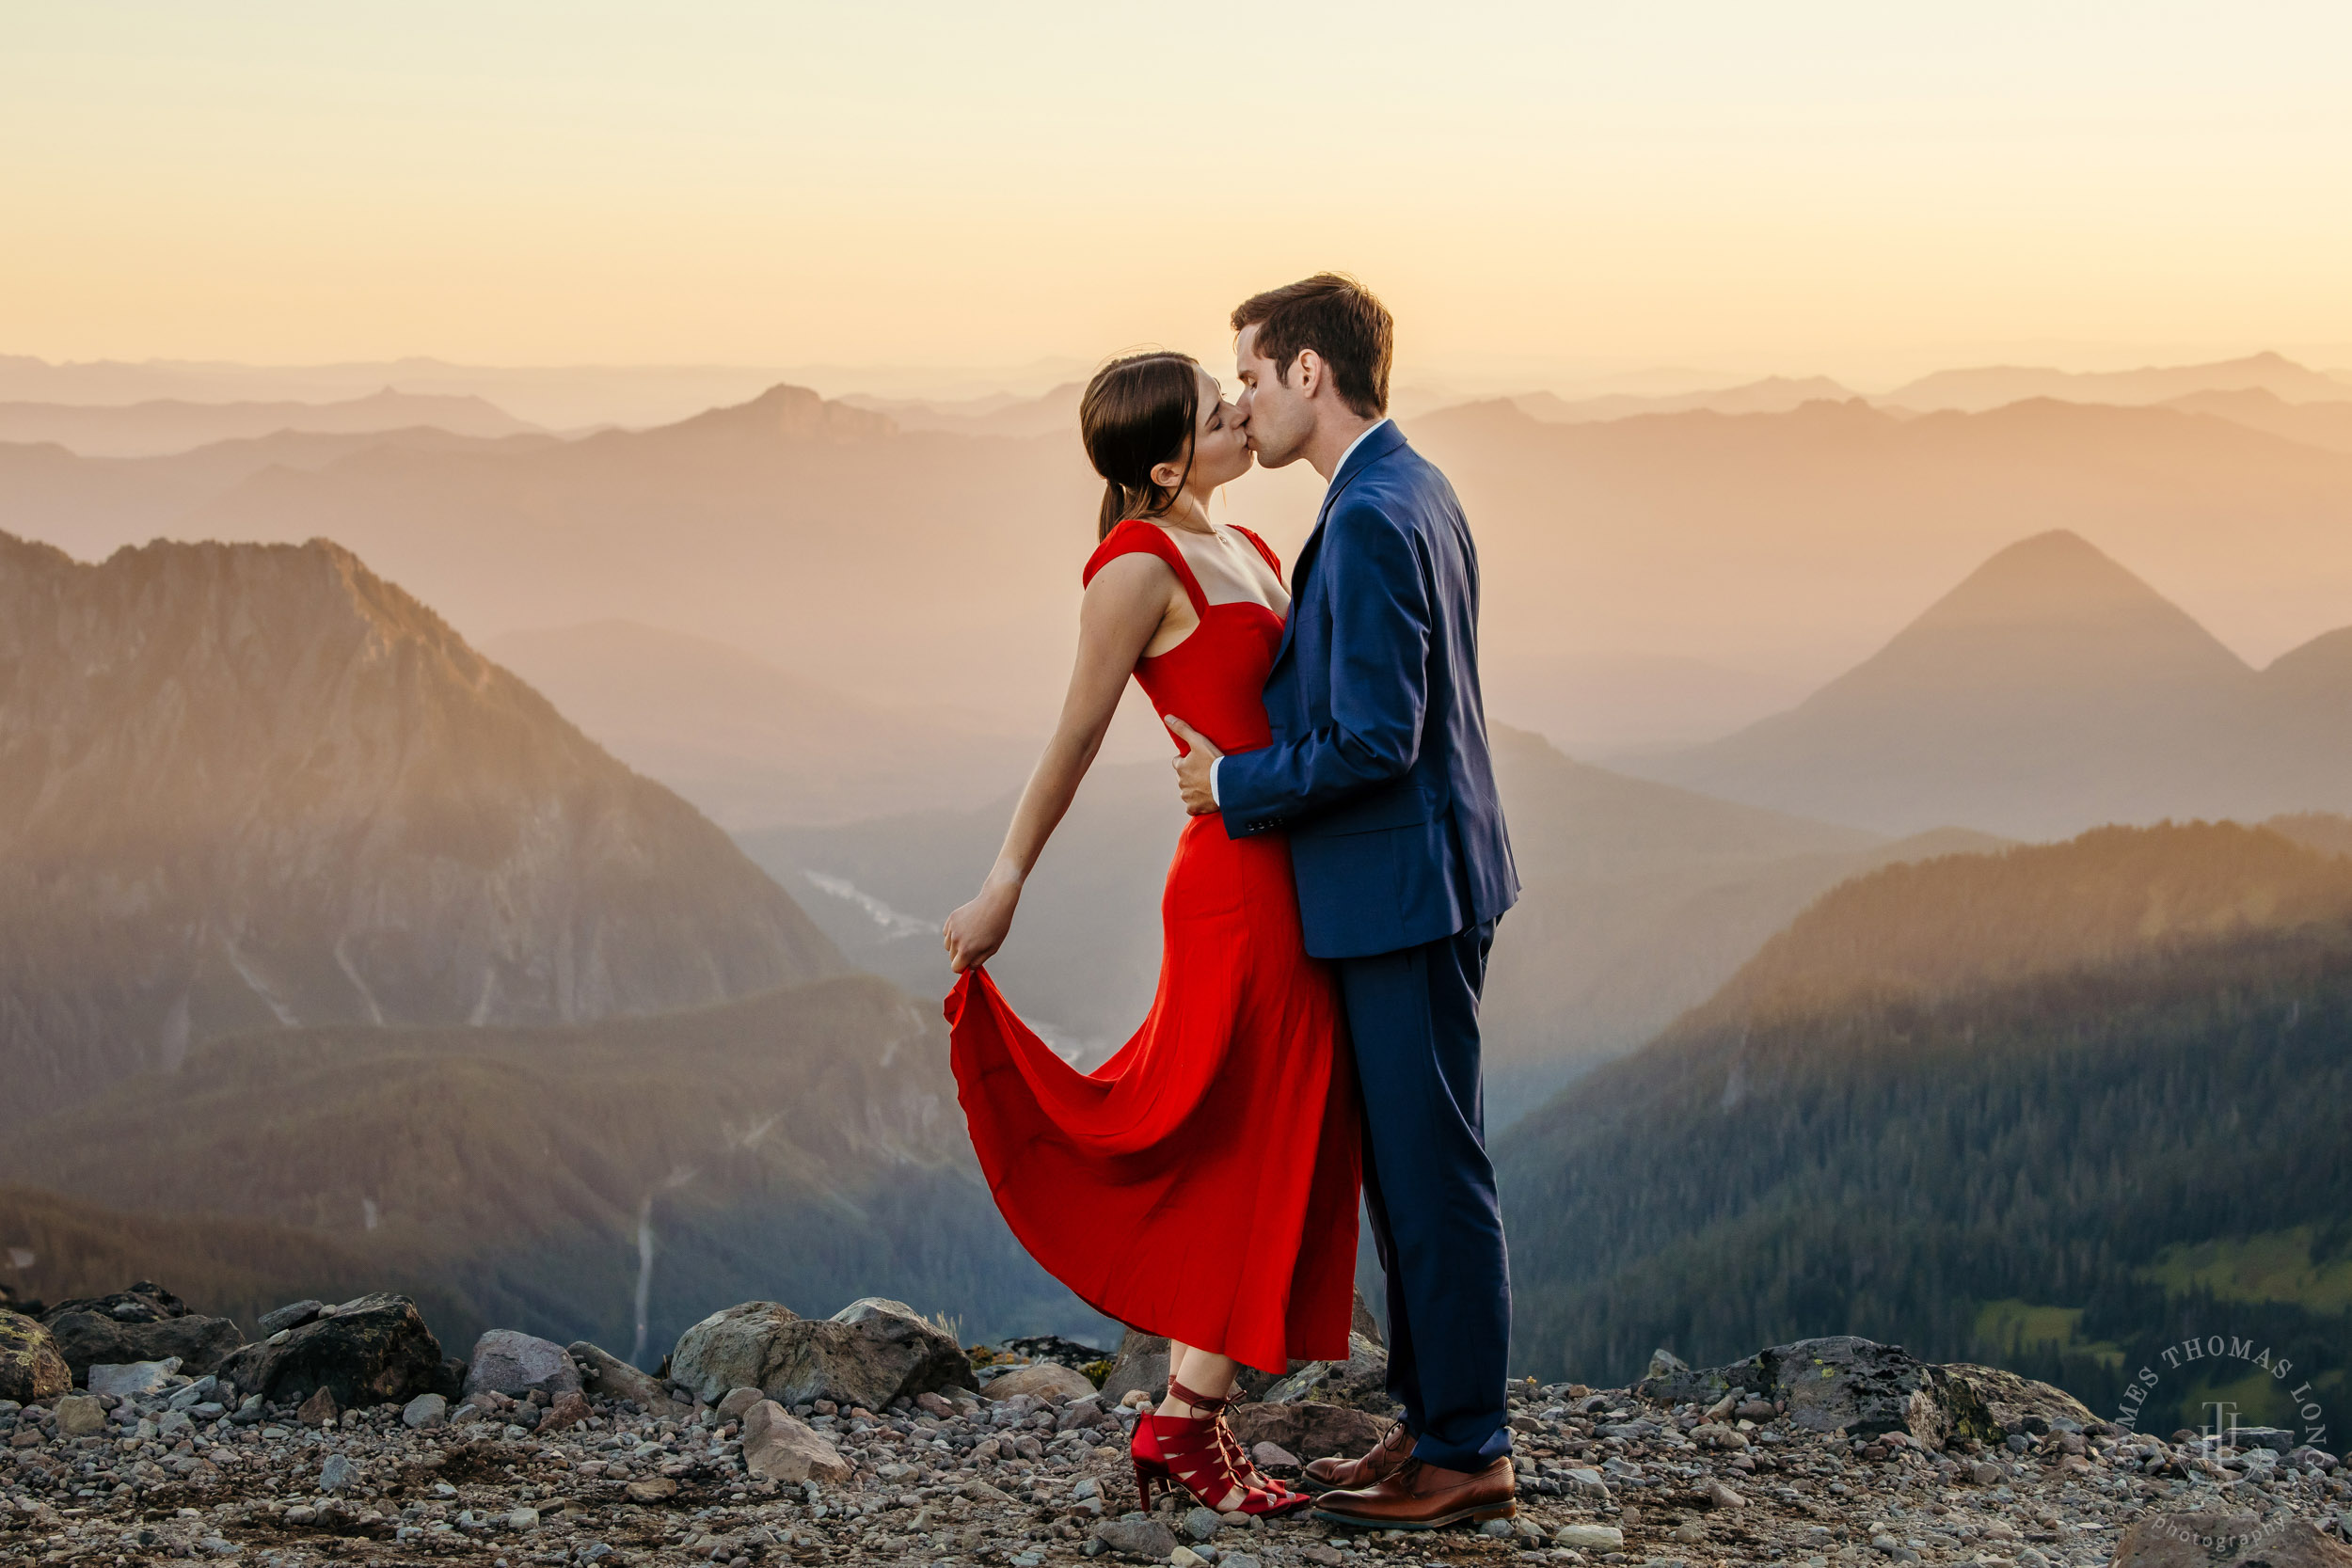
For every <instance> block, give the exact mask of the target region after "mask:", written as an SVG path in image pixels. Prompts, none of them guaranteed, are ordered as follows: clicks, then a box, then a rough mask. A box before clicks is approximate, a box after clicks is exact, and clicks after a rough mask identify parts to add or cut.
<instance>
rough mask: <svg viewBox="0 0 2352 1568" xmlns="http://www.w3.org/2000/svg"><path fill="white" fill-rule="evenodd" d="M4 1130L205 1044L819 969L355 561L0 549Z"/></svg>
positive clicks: (768, 983) (771, 917)
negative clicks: (275, 1030)
mask: <svg viewBox="0 0 2352 1568" xmlns="http://www.w3.org/2000/svg"><path fill="white" fill-rule="evenodd" d="M0 888H5V896H0V1074H4V1075H5V1076H6V1078H7V1081H8V1084H9V1087H10V1093H9V1094H8V1096H7V1097H6V1099H5V1101H0V1117H6V1118H7V1119H9V1120H16V1119H21V1118H23V1117H27V1116H30V1115H32V1114H33V1113H35V1112H38V1111H40V1110H43V1109H47V1108H51V1107H54V1106H57V1105H61V1104H66V1103H70V1102H72V1101H76V1100H79V1099H82V1098H86V1097H87V1096H88V1095H89V1094H91V1093H93V1092H95V1091H97V1090H98V1089H100V1088H102V1087H103V1085H106V1084H108V1083H110V1082H112V1081H114V1080H116V1079H119V1078H121V1077H123V1076H126V1075H128V1074H130V1073H133V1072H136V1071H138V1070H141V1069H148V1068H163V1069H169V1068H171V1067H173V1066H176V1065H177V1064H178V1063H180V1062H181V1061H182V1060H183V1057H184V1056H185V1054H186V1053H187V1051H188V1049H189V1047H190V1046H191V1045H192V1044H194V1043H196V1042H199V1041H202V1040H204V1039H208V1038H212V1037H218V1036H222V1035H227V1034H231V1033H237V1032H243V1031H249V1030H253V1029H256V1028H262V1029H266V1028H271V1027H273V1026H275V1027H288V1028H291V1027H295V1026H300V1025H315V1024H326V1023H344V1022H348V1023H367V1022H374V1023H382V1024H390V1025H430V1024H459V1023H466V1022H472V1023H477V1024H493V1023H497V1024H522V1023H556V1022H572V1021H579V1020H588V1019H596V1018H602V1017H609V1016H613V1015H618V1014H629V1013H641V1012H652V1011H658V1010H661V1009H665V1008H672V1007H679V1006H697V1005H705V1004H709V1003H713V1002H718V1001H721V1000H724V999H726V998H729V997H735V996H742V995H747V994H750V993H753V992H756V991H760V990H769V989H771V988H773V987H776V986H779V985H786V984H790V983H793V982H796V981H801V980H806V979H811V978H815V977H818V976H821V975H825V974H833V973H835V972H837V971H838V970H840V969H841V968H842V967H843V963H842V959H841V957H840V955H839V954H838V953H837V952H836V951H835V950H834V947H833V945H832V944H831V943H830V942H827V941H826V940H825V939H824V937H823V936H822V935H821V934H820V933H819V932H818V930H817V928H816V927H814V926H812V925H811V924H810V923H809V921H808V918H807V917H806V916H805V915H804V914H803V912H802V911H801V910H800V909H799V907H798V906H797V905H795V904H794V903H793V902H792V900H791V899H790V898H789V897H788V896H787V895H786V894H785V893H784V892H783V890H782V889H780V888H778V887H777V886H776V885H775V884H774V883H773V882H771V880H769V879H768V878H767V877H765V876H764V875H763V874H762V873H761V872H760V871H759V870H758V868H757V867H755V866H754V865H753V864H752V863H750V862H749V861H747V860H745V859H744V858H743V856H742V855H741V853H740V852H739V851H738V850H737V849H736V848H735V847H734V846H733V844H732V843H730V842H729V841H728V839H727V838H726V836H725V835H724V834H723V833H722V832H720V831H719V830H718V829H717V828H715V827H713V826H712V825H711V824H710V823H709V822H708V821H707V820H706V819H704V818H703V817H702V816H699V815H698V814H697V813H695V811H694V810H693V808H692V807H691V806H689V805H687V804H686V803H685V802H684V801H683V800H679V799H678V798H677V797H676V796H675V795H673V794H672V793H671V792H670V791H668V790H667V789H664V788H663V787H661V786H660V785H659V784H653V783H651V782H650V781H648V780H645V779H643V778H641V777H639V776H637V775H636V774H634V773H631V772H630V771H628V769H627V768H624V767H622V766H621V765H620V764H619V763H617V762H615V761H613V760H612V757H610V756H609V755H607V754H606V753H605V752H602V751H600V750H599V749H597V748H596V746H595V745H594V744H593V743H591V742H590V741H589V740H587V739H586V738H585V737H584V736H581V735H580V732H579V731H578V730H577V729H575V728H573V727H572V726H571V725H570V724H569V723H567V722H566V721H564V719H563V718H562V717H561V716H560V715H559V714H558V713H557V712H556V711H555V710H554V709H553V708H552V707H550V706H549V705H548V703H547V701H546V699H545V698H543V697H541V696H539V695H538V693H536V692H534V691H532V689H530V688H528V687H526V686H525V685H523V684H522V683H521V682H520V681H518V680H516V678H515V677H514V676H512V675H510V674H508V673H506V672H505V671H503V670H501V669H500V668H498V667H497V666H496V665H494V664H492V663H490V662H489V661H488V660H486V659H485V658H484V657H482V656H481V655H480V654H478V653H476V652H475V651H474V650H473V649H472V648H470V647H469V646H468V645H467V644H466V643H465V641H463V640H462V639H460V638H459V637H458V636H457V635H456V634H455V633H454V632H453V631H452V630H451V629H450V628H449V626H447V625H446V624H444V623H443V622H442V621H441V620H440V619H439V618H438V617H437V616H436V615H434V614H433V613H432V612H431V611H430V610H426V609H425V608H424V607H423V606H422V605H421V604H419V603H418V602H417V601H416V600H415V599H413V598H411V597H409V596H408V595H407V594H405V593H403V592H402V591H401V590H400V589H398V588H396V587H394V586H392V585H391V584H390V583H389V582H386V581H385V580H383V579H382V578H378V577H376V576H375V575H374V574H373V572H371V571H370V570H369V569H368V568H367V567H366V566H364V565H362V564H361V563H360V562H359V560H358V558H357V557H356V556H354V555H353V554H352V553H351V552H350V551H348V550H346V549H343V548H342V547H341V546H334V545H329V544H326V543H324V542H313V543H311V544H309V545H305V546H227V545H171V544H157V545H151V546H145V547H143V548H138V549H126V550H123V551H120V552H119V553H117V554H116V555H114V556H112V557H111V558H109V559H108V560H107V561H106V562H104V563H103V565H96V566H92V565H85V564H82V563H79V562H74V561H72V560H71V559H70V558H68V557H67V556H65V555H64V554H62V553H61V552H59V551H57V550H56V549H53V548H51V547H49V546H42V545H33V544H27V543H24V542H22V541H19V540H16V539H13V538H8V537H7V536H5V535H0Z"/></svg>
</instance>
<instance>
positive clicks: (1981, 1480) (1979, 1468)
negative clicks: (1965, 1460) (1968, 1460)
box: [1968, 1459, 2002, 1486]
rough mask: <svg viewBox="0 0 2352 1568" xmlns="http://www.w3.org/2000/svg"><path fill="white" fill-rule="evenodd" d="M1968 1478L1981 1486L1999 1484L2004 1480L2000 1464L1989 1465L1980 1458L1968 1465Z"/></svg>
mask: <svg viewBox="0 0 2352 1568" xmlns="http://www.w3.org/2000/svg"><path fill="white" fill-rule="evenodd" d="M1968 1479H1969V1480H1970V1481H1975V1482H1976V1483H1977V1484H1978V1485H1979V1486H1998V1485H2000V1484H2001V1480H2002V1477H2001V1467H2000V1466H1999V1465H1988V1464H1986V1463H1985V1462H1984V1461H1983V1460H1981V1459H1979V1460H1978V1461H1977V1462H1976V1463H1975V1464H1973V1465H1969V1466H1968Z"/></svg>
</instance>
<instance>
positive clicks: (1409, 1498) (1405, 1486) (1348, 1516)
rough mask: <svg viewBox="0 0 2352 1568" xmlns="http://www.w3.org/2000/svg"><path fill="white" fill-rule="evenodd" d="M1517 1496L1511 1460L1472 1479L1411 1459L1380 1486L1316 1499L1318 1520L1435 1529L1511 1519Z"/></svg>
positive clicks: (1505, 1458) (1507, 1457)
mask: <svg viewBox="0 0 2352 1568" xmlns="http://www.w3.org/2000/svg"><path fill="white" fill-rule="evenodd" d="M1517 1496H1518V1477H1517V1476H1516V1475H1514V1474H1513V1473H1512V1470H1511V1456H1510V1455H1509V1454H1504V1455H1503V1456H1502V1458H1501V1459H1498V1460H1496V1461H1495V1462H1494V1463H1493V1464H1492V1465H1487V1466H1486V1468H1485V1469H1483V1470H1479V1471H1476V1472H1474V1473H1471V1474H1468V1475H1465V1474H1464V1473H1463V1472H1461V1471H1460V1470H1447V1469H1442V1468H1440V1467H1439V1466H1438V1465H1430V1464H1426V1463H1424V1462H1422V1461H1421V1460H1418V1459H1411V1460H1407V1461H1406V1463H1405V1464H1404V1465H1400V1466H1399V1467H1398V1468H1397V1470H1396V1472H1395V1474H1393V1475H1391V1476H1390V1477H1388V1478H1387V1479H1386V1480H1384V1481H1381V1482H1380V1483H1379V1484H1378V1485H1376V1486H1368V1487H1364V1488H1362V1489H1361V1490H1359V1491H1354V1492H1326V1493H1325V1494H1323V1496H1322V1497H1317V1498H1316V1499H1315V1517H1316V1518H1318V1519H1327V1520H1329V1521H1330V1522H1331V1523H1333V1524H1335V1525H1358V1526H1361V1527H1363V1528H1367V1529H1436V1528H1438V1527H1439V1526H1441V1525H1458V1524H1461V1523H1463V1522H1465V1521H1476V1520H1480V1519H1505V1518H1509V1517H1510V1516H1511V1515H1512V1514H1515V1513H1518V1511H1519V1505H1518V1503H1517V1502H1515V1501H1514V1500H1513V1499H1514V1498H1515V1497H1517Z"/></svg>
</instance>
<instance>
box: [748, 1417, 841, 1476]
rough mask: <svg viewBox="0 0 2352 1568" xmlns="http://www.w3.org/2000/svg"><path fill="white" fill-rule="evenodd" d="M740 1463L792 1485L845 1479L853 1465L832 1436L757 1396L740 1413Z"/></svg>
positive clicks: (753, 1472)
mask: <svg viewBox="0 0 2352 1568" xmlns="http://www.w3.org/2000/svg"><path fill="white" fill-rule="evenodd" d="M743 1467H744V1468H745V1469H746V1470H748V1471H750V1472H751V1474H753V1475H754V1476H755V1477H757V1478H759V1479H760V1480H762V1481H783V1482H785V1483H786V1484H787V1485H792V1486H799V1485H803V1484H804V1483H806V1482H809V1481H829V1482H831V1481H847V1480H849V1478H850V1475H851V1473H852V1472H853V1471H854V1469H855V1466H854V1465H851V1464H850V1462H849V1461H848V1460H846V1459H844V1458H842V1457H841V1450H840V1449H836V1448H834V1444H833V1439H831V1438H830V1437H827V1436H826V1435H825V1434H824V1433H820V1432H818V1431H816V1430H814V1429H813V1428H811V1427H810V1426H809V1425H808V1424H807V1423H806V1422H804V1421H803V1420H802V1419H801V1418H799V1417H797V1416H795V1415H793V1414H792V1413H791V1412H789V1411H787V1410H786V1409H785V1408H784V1407H783V1406H782V1405H780V1404H778V1403H777V1402H775V1401H773V1400H760V1401H758V1402H755V1403H754V1404H753V1405H752V1407H751V1408H750V1409H749V1410H746V1411H745V1412H744V1413H743Z"/></svg>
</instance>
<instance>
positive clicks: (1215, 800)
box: [1209, 757, 1225, 811]
mask: <svg viewBox="0 0 2352 1568" xmlns="http://www.w3.org/2000/svg"><path fill="white" fill-rule="evenodd" d="M1224 766H1225V759H1224V758H1223V757H1219V758H1217V759H1216V761H1215V762H1213V763H1211V764H1209V804H1211V805H1213V806H1215V807H1216V808H1217V809H1218V810H1219V811H1223V810H1224V809H1225V797H1224V796H1222V795H1219V794H1218V793H1217V792H1216V770H1217V769H1218V768H1222V767H1224Z"/></svg>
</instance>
